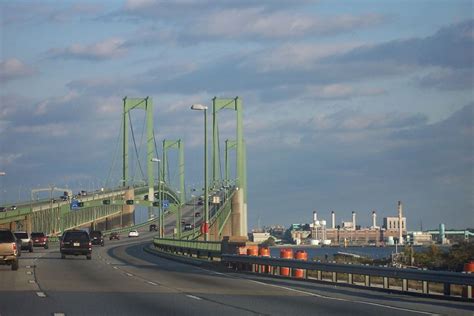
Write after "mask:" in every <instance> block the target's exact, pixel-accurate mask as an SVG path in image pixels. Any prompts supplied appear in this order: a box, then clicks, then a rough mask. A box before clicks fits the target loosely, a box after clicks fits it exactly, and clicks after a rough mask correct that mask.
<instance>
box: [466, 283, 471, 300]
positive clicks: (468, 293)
mask: <svg viewBox="0 0 474 316" xmlns="http://www.w3.org/2000/svg"><path fill="white" fill-rule="evenodd" d="M467 298H469V299H472V285H468V286H467Z"/></svg>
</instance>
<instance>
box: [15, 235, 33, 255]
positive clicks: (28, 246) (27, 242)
mask: <svg viewBox="0 0 474 316" xmlns="http://www.w3.org/2000/svg"><path fill="white" fill-rule="evenodd" d="M13 234H14V235H15V237H16V238H17V239H18V240H20V241H21V246H20V247H21V249H22V250H23V249H25V250H28V251H29V252H33V241H32V240H31V238H30V236H29V235H28V233H27V232H20V231H17V232H14V233H13Z"/></svg>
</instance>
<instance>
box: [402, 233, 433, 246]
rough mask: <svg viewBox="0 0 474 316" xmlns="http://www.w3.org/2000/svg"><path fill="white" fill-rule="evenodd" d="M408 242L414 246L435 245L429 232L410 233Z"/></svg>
mask: <svg viewBox="0 0 474 316" xmlns="http://www.w3.org/2000/svg"><path fill="white" fill-rule="evenodd" d="M407 240H409V241H410V242H411V243H412V244H413V245H431V244H432V243H433V239H432V237H431V234H430V233H428V232H410V233H408V238H407Z"/></svg>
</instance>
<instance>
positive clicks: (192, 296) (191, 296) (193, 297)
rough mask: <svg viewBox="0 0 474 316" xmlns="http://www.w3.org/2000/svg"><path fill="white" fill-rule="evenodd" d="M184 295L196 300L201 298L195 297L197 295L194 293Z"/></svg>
mask: <svg viewBox="0 0 474 316" xmlns="http://www.w3.org/2000/svg"><path fill="white" fill-rule="evenodd" d="M186 296H187V297H189V298H192V299H195V300H198V301H200V300H202V298H200V297H197V296H194V295H189V294H188V295H186Z"/></svg>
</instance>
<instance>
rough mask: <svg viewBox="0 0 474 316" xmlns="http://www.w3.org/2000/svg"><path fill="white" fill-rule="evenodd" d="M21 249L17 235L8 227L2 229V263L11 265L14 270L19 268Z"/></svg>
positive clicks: (0, 231)
mask: <svg viewBox="0 0 474 316" xmlns="http://www.w3.org/2000/svg"><path fill="white" fill-rule="evenodd" d="M19 253H20V249H18V244H17V240H16V237H15V235H14V234H13V233H12V232H11V231H10V230H6V229H0V265H9V266H11V269H12V270H13V271H15V270H18V257H19Z"/></svg>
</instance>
